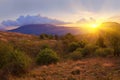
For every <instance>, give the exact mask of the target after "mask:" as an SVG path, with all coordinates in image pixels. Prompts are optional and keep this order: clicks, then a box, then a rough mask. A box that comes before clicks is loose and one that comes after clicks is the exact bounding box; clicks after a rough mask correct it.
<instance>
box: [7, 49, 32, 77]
mask: <svg viewBox="0 0 120 80" xmlns="http://www.w3.org/2000/svg"><path fill="white" fill-rule="evenodd" d="M9 57H10V62H9V63H8V64H7V66H8V68H9V67H10V68H11V69H10V72H11V73H12V74H14V75H19V74H23V73H26V72H27V70H28V68H30V65H31V59H30V57H29V56H27V55H26V54H25V53H24V52H21V51H18V50H15V51H14V52H13V53H11V54H10V56H9Z"/></svg>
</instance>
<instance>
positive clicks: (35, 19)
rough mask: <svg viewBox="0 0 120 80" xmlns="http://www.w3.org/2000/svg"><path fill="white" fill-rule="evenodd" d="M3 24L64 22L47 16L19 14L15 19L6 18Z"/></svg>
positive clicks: (20, 24)
mask: <svg viewBox="0 0 120 80" xmlns="http://www.w3.org/2000/svg"><path fill="white" fill-rule="evenodd" d="M1 24H2V25H4V26H8V27H9V26H22V25H27V24H65V22H63V21H59V20H56V19H51V18H48V17H42V16H40V15H36V16H30V15H27V16H20V17H19V18H17V19H16V20H6V21H3V22H2V23H1Z"/></svg>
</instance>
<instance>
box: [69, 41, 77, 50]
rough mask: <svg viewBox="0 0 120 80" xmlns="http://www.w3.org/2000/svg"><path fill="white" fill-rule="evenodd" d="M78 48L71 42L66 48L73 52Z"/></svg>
mask: <svg viewBox="0 0 120 80" xmlns="http://www.w3.org/2000/svg"><path fill="white" fill-rule="evenodd" d="M78 47H79V44H78V43H77V42H72V43H70V44H69V46H68V51H69V52H73V51H75V50H76V49H77V48H78Z"/></svg>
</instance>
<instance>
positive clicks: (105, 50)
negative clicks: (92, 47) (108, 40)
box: [94, 48, 114, 57]
mask: <svg viewBox="0 0 120 80" xmlns="http://www.w3.org/2000/svg"><path fill="white" fill-rule="evenodd" d="M113 52H114V51H113V49H111V48H99V49H97V50H96V51H95V53H94V54H95V56H101V57H107V56H108V55H111V54H113Z"/></svg>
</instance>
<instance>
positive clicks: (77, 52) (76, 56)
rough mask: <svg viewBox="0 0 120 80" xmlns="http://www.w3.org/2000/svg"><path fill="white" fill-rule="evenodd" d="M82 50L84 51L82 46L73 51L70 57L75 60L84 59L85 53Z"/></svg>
mask: <svg viewBox="0 0 120 80" xmlns="http://www.w3.org/2000/svg"><path fill="white" fill-rule="evenodd" d="M81 51H82V49H81V48H78V49H76V50H75V51H74V52H72V53H71V54H70V58H71V59H73V60H79V59H82V57H83V54H82V53H81Z"/></svg>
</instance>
